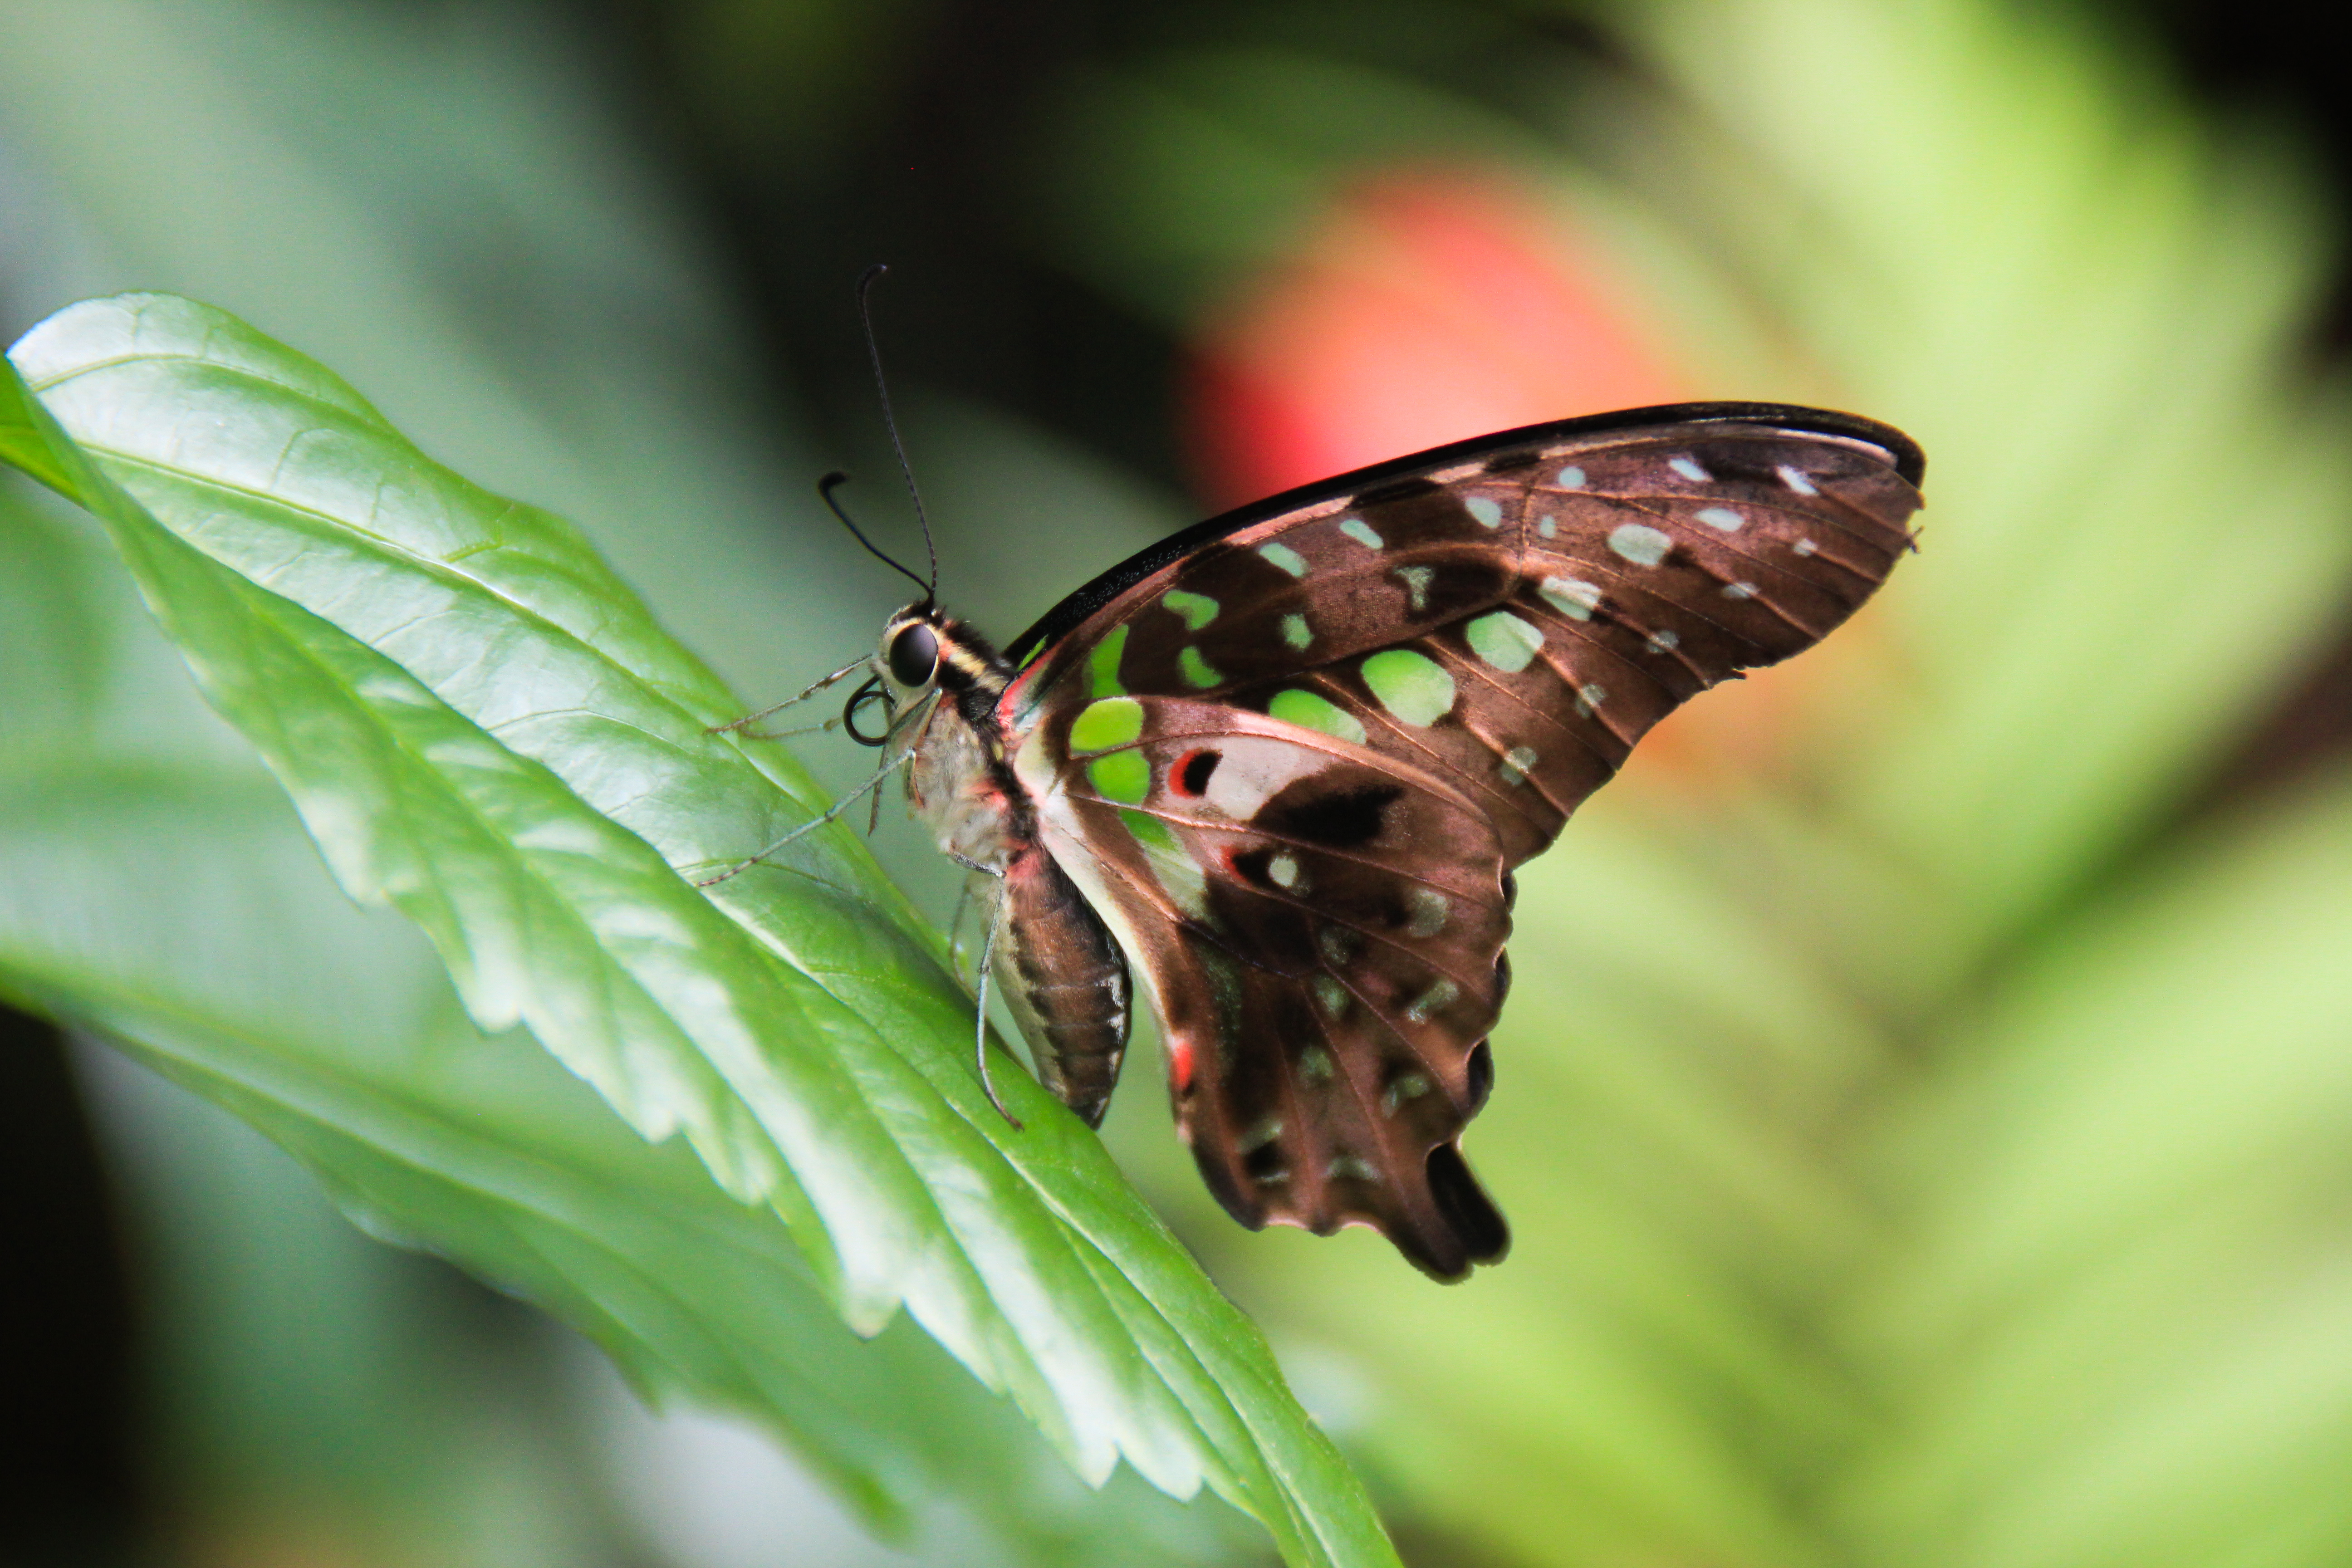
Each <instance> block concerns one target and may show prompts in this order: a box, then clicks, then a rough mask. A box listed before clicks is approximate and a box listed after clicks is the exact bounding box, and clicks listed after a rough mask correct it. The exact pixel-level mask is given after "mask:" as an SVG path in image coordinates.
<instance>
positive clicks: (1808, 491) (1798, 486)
mask: <svg viewBox="0 0 2352 1568" xmlns="http://www.w3.org/2000/svg"><path fill="white" fill-rule="evenodd" d="M1773 472H1775V473H1777V474H1779V475H1780V482H1781V483H1782V484H1784V485H1786V486H1788V487H1789V488H1790V489H1792V490H1794V491H1796V492H1797V493H1798V494H1799V495H1801V496H1817V495H1819V494H1821V493H1822V492H1821V491H1820V490H1819V489H1815V488H1814V485H1813V481H1812V480H1811V479H1807V478H1806V477H1805V475H1804V472H1803V470H1801V469H1799V468H1790V466H1789V465H1788V464H1786V463H1783V464H1781V465H1780V467H1779V468H1775V469H1774V470H1773Z"/></svg>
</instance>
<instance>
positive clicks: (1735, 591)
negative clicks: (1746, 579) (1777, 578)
mask: <svg viewBox="0 0 2352 1568" xmlns="http://www.w3.org/2000/svg"><path fill="white" fill-rule="evenodd" d="M1723 596H1724V597H1725V598H1727V599H1752V598H1754V597H1755V596H1756V584H1753V583H1726V584H1724V585H1723Z"/></svg>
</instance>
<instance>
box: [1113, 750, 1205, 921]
mask: <svg viewBox="0 0 2352 1568" xmlns="http://www.w3.org/2000/svg"><path fill="white" fill-rule="evenodd" d="M1121 754H1122V755H1125V756H1134V755H1135V754H1136V753H1134V752H1123V753H1121ZM1106 760H1108V759H1106ZM1118 819H1119V820H1120V821H1121V822H1123V823H1125V824H1126V825H1127V830H1128V831H1129V833H1131V834H1133V835H1134V836H1135V842H1136V843H1137V844H1138V845H1139V846H1140V847H1142V849H1143V858H1145V859H1146V860H1148V861H1150V865H1151V874H1152V875H1153V876H1154V877H1156V878H1157V879H1159V881H1160V887H1161V888H1162V889H1165V890H1166V891H1167V894H1168V896H1169V897H1170V898H1171V899H1173V900H1176V906H1177V907H1178V908H1179V909H1181V910H1183V911H1184V912H1185V913H1187V914H1191V915H1199V914H1202V913H1203V912H1205V911H1206V910H1207V909H1208V907H1209V890H1208V880H1209V879H1208V874H1207V873H1206V872H1204V871H1202V869H1201V863H1200V862H1199V861H1197V860H1195V859H1193V858H1192V852H1191V851H1190V850H1188V849H1186V848H1185V847H1184V846H1183V843H1182V841H1181V840H1180V839H1178V837H1176V835H1175V832H1174V830H1172V829H1171V828H1170V827H1169V826H1168V825H1167V824H1166V823H1164V822H1162V821H1160V819H1159V818H1158V817H1156V816H1151V815H1150V813H1148V812H1141V811H1122V812H1120V813H1119V814H1118Z"/></svg>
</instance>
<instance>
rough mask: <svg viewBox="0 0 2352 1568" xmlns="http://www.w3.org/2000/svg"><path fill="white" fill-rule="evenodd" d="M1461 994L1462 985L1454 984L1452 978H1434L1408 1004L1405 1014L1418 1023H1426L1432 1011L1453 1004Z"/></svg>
mask: <svg viewBox="0 0 2352 1568" xmlns="http://www.w3.org/2000/svg"><path fill="white" fill-rule="evenodd" d="M1461 994H1462V987H1460V986H1459V985H1456V984H1454V982H1452V981H1451V980H1446V979H1443V978H1440V979H1437V980H1433V981H1432V982H1430V985H1429V989H1428V990H1426V991H1424V992H1423V993H1422V994H1420V995H1418V996H1416V997H1414V998H1413V999H1412V1002H1411V1003H1410V1004H1408V1005H1407V1006H1406V1007H1405V1010H1404V1016H1406V1017H1408V1018H1410V1019H1412V1021H1413V1022H1414V1023H1416V1024H1426V1023H1428V1022H1429V1016H1430V1015H1431V1014H1432V1013H1434V1012H1436V1011H1437V1010H1438V1009H1439V1008H1441V1007H1448V1006H1451V1005H1453V1004H1454V998H1455V997H1457V996H1459V995H1461Z"/></svg>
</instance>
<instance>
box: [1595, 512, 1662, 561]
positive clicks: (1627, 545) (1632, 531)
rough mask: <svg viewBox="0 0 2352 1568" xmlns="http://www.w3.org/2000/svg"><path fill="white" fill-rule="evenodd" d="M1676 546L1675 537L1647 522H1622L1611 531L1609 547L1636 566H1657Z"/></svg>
mask: <svg viewBox="0 0 2352 1568" xmlns="http://www.w3.org/2000/svg"><path fill="white" fill-rule="evenodd" d="M1674 547H1675V542H1674V540H1673V539H1671V538H1669V537H1668V536H1667V535H1666V534H1664V532H1662V531H1659V530H1657V529H1654V528H1652V527H1650V526H1649V525H1647V524H1646V523H1639V522H1621V523H1619V524H1618V525H1617V526H1616V527H1615V528H1612V529H1611V530H1610V531H1609V548H1610V549H1611V550H1613V551H1615V552H1617V553H1618V554H1619V555H1622V556H1623V557H1624V558H1625V559H1626V560H1628V561H1631V562H1632V563H1633V564H1634V565H1636V566H1655V565H1656V564H1657V563H1659V562H1661V561H1664V559H1665V558H1666V553H1667V552H1669V551H1671V550H1673V549H1674Z"/></svg>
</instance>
